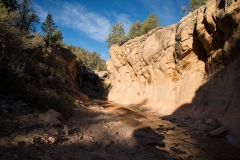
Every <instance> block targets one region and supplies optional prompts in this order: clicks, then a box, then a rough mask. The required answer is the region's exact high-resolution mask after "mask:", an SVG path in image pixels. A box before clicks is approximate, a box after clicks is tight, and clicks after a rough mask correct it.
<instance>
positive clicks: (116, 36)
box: [106, 23, 126, 47]
mask: <svg viewBox="0 0 240 160" xmlns="http://www.w3.org/2000/svg"><path fill="white" fill-rule="evenodd" d="M125 40H126V38H125V33H124V28H123V24H122V23H117V24H116V25H113V26H112V28H111V33H110V34H109V35H108V38H107V39H106V42H107V43H108V47H111V45H113V44H118V45H121V44H123V43H124V42H125Z"/></svg>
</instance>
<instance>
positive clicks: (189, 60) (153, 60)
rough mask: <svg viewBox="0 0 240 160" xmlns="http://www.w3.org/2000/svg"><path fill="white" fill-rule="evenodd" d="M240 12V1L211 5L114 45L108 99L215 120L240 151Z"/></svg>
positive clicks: (223, 0) (225, 0) (219, 1)
mask: <svg viewBox="0 0 240 160" xmlns="http://www.w3.org/2000/svg"><path fill="white" fill-rule="evenodd" d="M239 12H240V1H239V0H208V1H207V4H206V6H202V7H200V8H199V9H197V10H195V11H194V12H190V13H189V14H188V15H187V16H185V17H184V18H182V20H181V21H180V22H179V23H177V24H174V25H171V26H168V27H164V28H156V29H154V30H152V31H150V32H149V33H148V34H146V35H143V36H139V37H136V38H134V39H132V40H129V41H128V42H126V43H124V44H123V45H122V46H118V45H113V46H111V48H110V51H109V52H110V57H111V58H110V59H109V60H108V61H107V67H108V70H109V72H110V79H111V85H112V88H111V90H110V92H109V95H108V100H110V101H118V102H125V103H129V104H147V105H149V106H150V108H149V109H151V110H153V111H155V112H159V113H163V114H177V115H191V116H195V117H200V116H201V117H204V116H205V117H213V118H217V119H219V120H220V121H221V122H222V123H223V124H224V125H227V126H228V128H229V137H230V138H229V140H230V141H232V142H233V143H234V144H236V145H239V146H240V132H239V131H240V125H239V124H238V122H240V83H239V82H240V56H239V54H240V13H239Z"/></svg>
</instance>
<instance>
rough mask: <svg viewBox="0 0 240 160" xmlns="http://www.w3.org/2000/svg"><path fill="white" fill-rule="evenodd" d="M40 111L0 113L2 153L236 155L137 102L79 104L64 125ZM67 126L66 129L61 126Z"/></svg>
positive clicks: (77, 157) (45, 158)
mask: <svg viewBox="0 0 240 160" xmlns="http://www.w3.org/2000/svg"><path fill="white" fill-rule="evenodd" d="M44 116H45V115H44V114H27V113H24V112H16V113H15V112H14V111H12V112H11V113H10V112H9V113H7V114H2V113H1V114H0V136H1V137H0V159H1V160H2V159H3V160H5V159H36V160H65V159H66V160H85V159H86V160H104V159H107V160H114V159H116V160H128V159H133V160H144V159H146V160H155V159H160V160H171V159H173V160H174V159H176V160H180V159H183V160H185V159H186V160H188V159H189V160H190V159H193V160H195V159H196V160H221V159H222V160H228V159H229V160H239V159H240V149H238V148H236V147H234V146H232V145H231V144H230V143H229V142H227V141H225V140H223V139H219V138H213V137H209V136H207V135H204V134H199V133H198V132H197V131H196V130H192V129H190V128H188V127H186V126H183V125H182V124H178V123H176V122H175V123H173V122H172V121H171V119H165V120H163V119H164V118H161V117H163V115H156V114H154V113H150V112H148V111H147V110H144V109H141V107H139V106H135V107H132V106H127V105H121V104H115V103H112V102H107V101H101V100H90V101H89V102H87V103H81V104H78V105H77V107H76V109H75V111H74V115H73V116H72V117H70V118H69V119H67V120H65V119H64V120H62V126H59V127H51V126H49V125H47V124H46V123H44V121H43V119H44ZM64 125H67V126H68V127H69V129H70V130H69V135H66V134H65V132H64V127H63V126H64Z"/></svg>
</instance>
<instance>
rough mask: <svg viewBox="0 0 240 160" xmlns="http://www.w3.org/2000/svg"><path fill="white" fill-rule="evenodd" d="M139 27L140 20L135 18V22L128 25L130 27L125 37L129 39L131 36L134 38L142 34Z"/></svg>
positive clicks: (140, 24)
mask: <svg viewBox="0 0 240 160" xmlns="http://www.w3.org/2000/svg"><path fill="white" fill-rule="evenodd" d="M141 27H142V23H141V21H139V20H137V21H136V22H134V23H133V24H132V25H131V27H130V29H129V31H128V34H127V39H128V40H129V39H133V38H135V37H137V36H140V35H142V33H141Z"/></svg>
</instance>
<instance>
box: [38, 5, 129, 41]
mask: <svg viewBox="0 0 240 160" xmlns="http://www.w3.org/2000/svg"><path fill="white" fill-rule="evenodd" d="M51 1H54V0H51ZM43 7H44V8H43ZM34 10H35V11H36V13H37V15H38V16H39V18H40V21H41V22H43V21H45V19H46V16H47V12H48V11H47V10H50V11H51V14H52V15H53V18H54V22H55V23H56V25H58V26H59V25H60V26H64V27H67V28H71V29H74V30H77V31H79V33H80V34H84V35H86V36H87V37H89V38H91V39H94V40H96V41H100V42H103V41H105V40H106V38H107V36H108V34H109V32H110V28H111V26H112V25H113V24H116V23H117V22H122V23H123V24H124V30H125V32H126V33H127V32H128V30H129V27H130V25H131V24H132V22H131V21H130V20H129V16H128V15H127V14H111V15H110V16H109V15H106V16H104V15H101V14H98V13H96V12H93V11H89V10H88V9H87V8H86V7H84V6H82V5H81V4H79V3H71V4H70V3H68V2H63V1H62V2H59V1H58V0H55V7H54V8H52V5H51V6H50V5H49V6H44V4H41V6H40V5H39V4H36V3H34ZM111 20H113V21H111Z"/></svg>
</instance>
